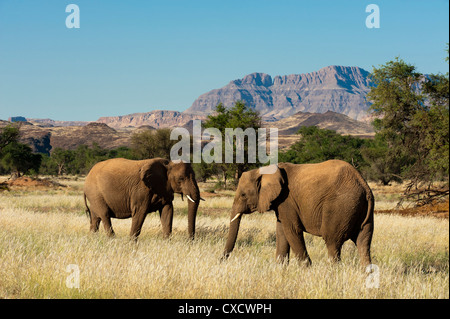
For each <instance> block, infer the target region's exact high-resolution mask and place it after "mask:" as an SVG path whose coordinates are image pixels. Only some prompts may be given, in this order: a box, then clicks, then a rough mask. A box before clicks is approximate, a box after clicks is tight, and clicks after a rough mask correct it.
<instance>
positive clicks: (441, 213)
mask: <svg viewBox="0 0 450 319" xmlns="http://www.w3.org/2000/svg"><path fill="white" fill-rule="evenodd" d="M448 212H449V200H448V199H447V200H445V201H443V202H435V203H432V204H428V205H424V206H421V207H411V208H403V209H386V210H377V211H375V213H378V214H396V215H403V216H433V217H437V218H448V215H449V214H448Z"/></svg>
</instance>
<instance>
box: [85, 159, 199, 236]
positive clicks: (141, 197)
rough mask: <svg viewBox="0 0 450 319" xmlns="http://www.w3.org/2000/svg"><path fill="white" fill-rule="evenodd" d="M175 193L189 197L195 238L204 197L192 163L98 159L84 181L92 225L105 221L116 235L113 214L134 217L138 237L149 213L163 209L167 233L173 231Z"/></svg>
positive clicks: (133, 230)
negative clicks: (196, 225)
mask: <svg viewBox="0 0 450 319" xmlns="http://www.w3.org/2000/svg"><path fill="white" fill-rule="evenodd" d="M174 193H179V194H182V196H183V195H186V197H187V198H188V199H189V201H188V232H189V236H190V237H191V238H194V234H195V219H196V216H197V210H198V205H199V202H200V200H202V198H201V197H200V191H199V188H198V185H197V182H196V180H195V174H194V171H193V169H192V167H191V165H190V164H188V163H183V162H177V163H175V162H171V161H169V160H166V159H162V158H155V159H148V160H142V161H132V160H127V159H123V158H117V159H110V160H106V161H103V162H100V163H97V164H96V165H95V166H94V167H93V168H92V169H91V171H90V172H89V174H88V175H87V177H86V181H85V185H84V198H85V204H86V212H87V213H88V214H89V215H90V218H91V227H90V229H91V231H93V232H96V231H98V227H99V224H100V221H102V222H103V224H104V227H105V230H106V232H107V233H108V235H111V236H112V235H114V231H113V229H112V226H111V218H130V217H131V219H132V225H131V232H130V236H131V237H132V238H134V239H137V237H138V236H139V234H140V232H141V228H142V225H143V223H144V219H145V217H146V215H147V214H148V213H151V212H154V211H159V213H160V217H161V225H162V229H163V233H164V235H165V236H167V237H168V236H169V235H170V234H171V232H172V219H173V205H172V201H173V198H174V195H173V194H174ZM86 199H87V200H89V203H90V208H89V207H88V205H87V202H86Z"/></svg>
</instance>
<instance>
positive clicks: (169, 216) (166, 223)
mask: <svg viewBox="0 0 450 319" xmlns="http://www.w3.org/2000/svg"><path fill="white" fill-rule="evenodd" d="M159 215H160V218H161V226H162V230H163V235H164V237H166V238H168V237H169V236H170V234H172V220H173V206H172V204H170V205H166V206H164V207H163V208H162V209H160V210H159Z"/></svg>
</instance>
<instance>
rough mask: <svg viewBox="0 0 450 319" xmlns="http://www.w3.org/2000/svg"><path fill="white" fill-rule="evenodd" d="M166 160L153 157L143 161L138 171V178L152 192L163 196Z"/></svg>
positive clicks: (165, 189) (165, 191)
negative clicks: (145, 161)
mask: <svg viewBox="0 0 450 319" xmlns="http://www.w3.org/2000/svg"><path fill="white" fill-rule="evenodd" d="M168 164H169V161H168V160H164V159H153V160H150V161H148V162H147V163H145V164H144V165H143V166H142V167H141V169H140V171H139V174H140V178H141V180H142V181H143V182H144V184H145V186H147V187H148V188H150V189H151V190H152V191H153V193H155V194H157V195H159V196H164V195H165V194H166V193H167V182H168V181H167V165H168Z"/></svg>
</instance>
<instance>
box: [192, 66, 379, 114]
mask: <svg viewBox="0 0 450 319" xmlns="http://www.w3.org/2000/svg"><path fill="white" fill-rule="evenodd" d="M370 85H371V82H370V79H369V72H367V71H366V70H364V69H362V68H359V67H347V66H335V65H334V66H328V67H325V68H322V69H320V70H319V71H316V72H311V73H305V74H291V75H283V76H275V77H274V78H272V77H271V76H270V75H268V74H265V73H252V74H249V75H246V76H245V77H243V78H242V79H237V80H233V81H231V82H230V83H228V84H227V85H226V86H224V87H222V88H220V89H214V90H211V91H209V92H207V93H205V94H202V95H201V96H200V97H198V98H197V100H195V101H194V103H193V104H192V106H191V107H190V108H189V109H187V110H186V111H184V112H183V113H188V114H209V113H211V112H213V110H214V108H215V106H216V105H217V104H219V103H220V102H221V103H223V104H224V106H226V107H230V106H232V105H233V104H234V103H235V102H236V101H237V100H243V101H245V102H246V104H247V105H249V106H251V107H253V108H254V109H255V110H257V111H259V112H260V114H261V115H262V116H263V118H264V119H266V120H272V121H273V120H279V119H282V118H285V117H288V116H290V115H293V114H295V113H297V112H300V111H301V112H310V113H324V112H326V111H333V112H337V113H342V114H345V115H347V116H349V117H350V118H353V119H357V120H363V119H365V118H367V109H368V107H369V103H368V102H367V100H366V94H367V93H368V92H369V90H370Z"/></svg>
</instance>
